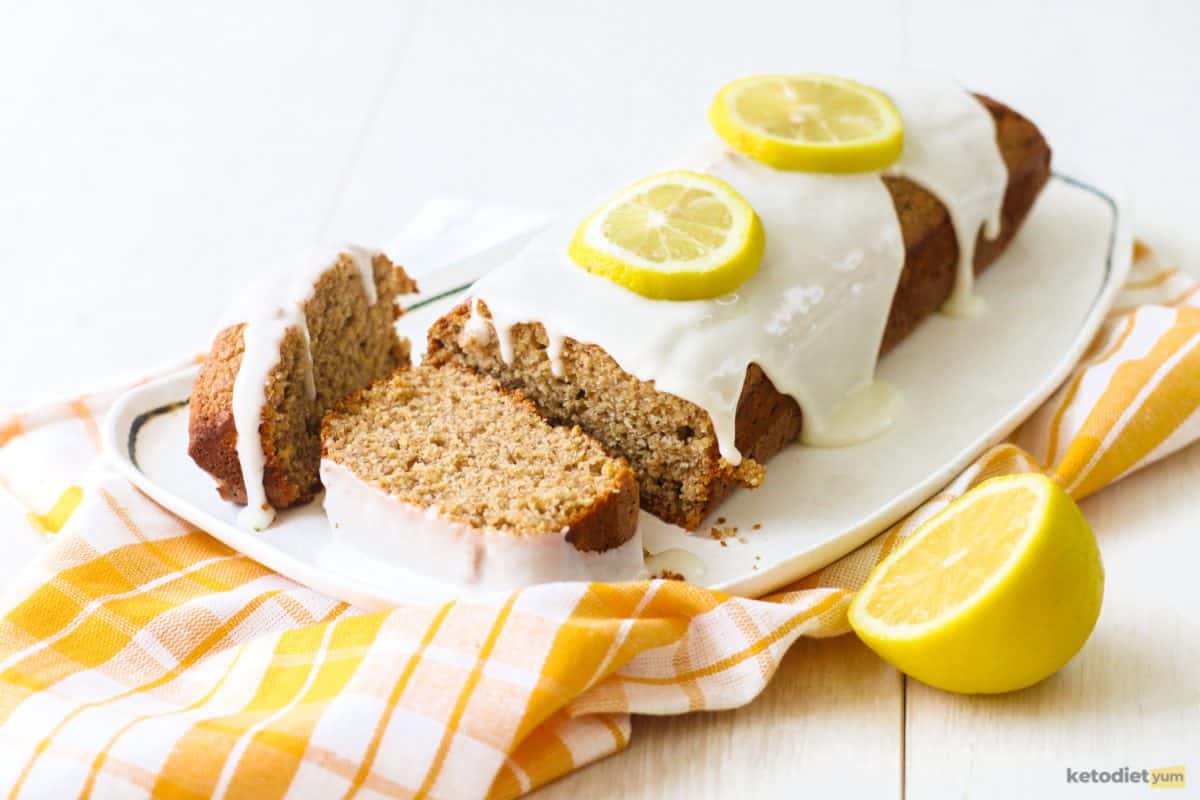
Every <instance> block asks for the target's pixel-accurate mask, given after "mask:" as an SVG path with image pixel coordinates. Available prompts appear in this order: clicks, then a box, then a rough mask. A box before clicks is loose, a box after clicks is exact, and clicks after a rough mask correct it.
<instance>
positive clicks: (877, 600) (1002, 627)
mask: <svg viewBox="0 0 1200 800" xmlns="http://www.w3.org/2000/svg"><path fill="white" fill-rule="evenodd" d="M1103 595H1104V568H1103V567H1102V566H1101V563H1100V551H1099V548H1098V547H1097V546H1096V539H1095V537H1094V536H1093V535H1092V530H1091V528H1089V527H1088V524H1087V522H1086V520H1084V518H1083V514H1082V513H1080V511H1079V508H1078V506H1076V505H1075V502H1074V501H1073V500H1072V499H1071V498H1070V497H1069V496H1067V494H1066V493H1065V492H1064V491H1063V490H1062V489H1060V488H1059V487H1058V486H1057V485H1056V484H1054V483H1053V482H1052V481H1051V480H1049V479H1048V478H1045V477H1043V476H1041V475H1013V476H1007V477H1003V478H993V479H992V480H989V481H986V482H985V483H983V484H981V485H979V486H977V487H976V488H975V489H973V490H971V491H970V492H968V493H967V494H965V495H963V496H962V497H961V498H959V499H958V500H956V501H955V502H953V503H951V504H950V505H949V506H948V507H946V508H945V509H944V510H943V511H942V512H941V513H939V514H937V515H936V516H934V517H933V518H932V519H930V520H929V521H928V522H926V523H925V524H924V525H922V526H921V527H920V528H919V529H918V530H917V531H916V533H914V534H913V535H912V536H911V537H910V538H909V539H908V540H907V541H906V542H904V544H902V545H901V546H900V547H899V548H897V549H896V551H895V552H893V553H892V554H891V555H889V556H888V557H887V558H886V559H884V561H883V562H882V563H881V564H880V565H879V566H878V567H877V568H876V569H875V571H874V572H873V573H872V574H871V577H870V578H868V579H867V582H866V584H865V585H864V586H863V588H862V589H861V590H860V591H859V593H858V595H857V596H856V597H855V598H854V601H853V603H852V604H851V606H850V624H851V626H852V627H853V628H854V630H855V631H856V632H857V633H858V635H859V637H860V638H861V639H862V640H863V641H864V642H866V644H867V646H869V647H870V648H871V649H872V650H874V651H875V652H876V653H878V654H879V655H880V656H882V657H883V659H884V660H885V661H888V662H889V663H891V664H893V665H894V666H896V667H897V668H898V669H900V670H901V671H902V672H905V673H907V674H909V675H911V676H912V677H914V678H916V679H917V680H920V681H922V682H924V683H927V684H929V685H931V686H935V687H937V688H939V689H946V690H948V691H953V692H969V693H977V692H983V693H992V692H1006V691H1011V690H1014V689H1020V688H1023V687H1025V686H1029V685H1031V684H1034V683H1037V682H1038V681H1040V680H1042V679H1043V678H1046V677H1049V676H1050V675H1052V674H1053V673H1055V672H1057V671H1058V670H1059V669H1060V668H1062V667H1063V665H1065V664H1066V663H1067V662H1068V661H1069V660H1070V659H1071V657H1072V656H1074V655H1075V653H1077V652H1078V651H1079V649H1080V648H1081V647H1083V643H1084V642H1085V641H1087V638H1088V636H1089V635H1090V634H1091V631H1092V627H1093V626H1094V625H1095V624H1096V619H1097V617H1098V616H1099V614H1100V601H1101V598H1102V597H1103Z"/></svg>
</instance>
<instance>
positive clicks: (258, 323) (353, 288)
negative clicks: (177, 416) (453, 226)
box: [188, 245, 416, 529]
mask: <svg viewBox="0 0 1200 800" xmlns="http://www.w3.org/2000/svg"><path fill="white" fill-rule="evenodd" d="M288 278H289V280H286V281H282V282H280V281H276V282H273V283H272V284H269V285H263V286H260V287H257V291H254V292H251V293H248V294H247V295H246V296H244V297H243V298H240V300H241V306H242V307H241V308H238V309H237V310H235V311H234V312H233V313H232V318H233V320H234V322H233V324H231V325H229V326H227V327H225V328H222V329H221V331H220V332H219V333H217V335H216V339H215V340H214V341H213V345H212V349H211V350H210V351H209V354H208V356H206V358H205V360H204V363H203V364H202V365H201V367H200V372H199V374H198V375H197V376H196V381H195V384H194V386H193V387H192V398H191V403H190V420H189V425H188V438H189V442H188V454H189V455H190V456H191V457H192V459H193V460H194V461H195V462H196V464H197V465H199V466H200V468H201V469H203V470H205V471H206V472H208V473H209V474H211V475H212V476H213V478H215V479H216V481H217V489H218V491H219V492H220V494H221V497H223V498H225V499H226V500H232V501H233V502H236V503H241V504H246V505H247V509H246V512H244V513H245V515H246V516H245V517H244V519H243V521H244V523H245V524H246V525H247V526H249V527H252V528H256V529H261V528H263V527H265V526H266V525H268V524H270V521H271V517H272V515H273V510H274V509H282V508H287V507H289V506H293V505H298V504H300V503H307V502H308V501H310V500H312V498H313V497H314V495H315V494H316V492H318V491H319V490H320V488H321V486H320V482H319V480H318V474H317V473H318V468H319V466H320V454H321V443H320V426H321V417H322V415H324V413H325V412H326V411H328V410H329V408H330V407H331V406H332V405H333V404H334V403H335V402H336V401H337V400H339V399H341V398H342V397H344V396H346V395H347V394H349V393H350V392H352V391H355V390H357V389H361V388H362V387H363V386H365V385H366V384H367V383H369V382H370V381H373V380H376V379H377V378H382V377H383V376H385V375H387V374H388V373H390V372H391V371H392V370H394V369H395V368H396V367H398V366H401V365H405V364H408V342H407V341H402V340H401V339H400V338H399V337H397V335H396V330H395V327H394V324H393V323H394V322H395V319H396V316H397V315H398V314H399V313H400V311H399V309H398V308H397V306H396V298H397V296H399V295H403V294H409V293H411V292H413V291H415V290H416V284H415V283H414V282H413V281H412V280H411V279H410V278H409V277H408V275H406V274H405V272H404V270H403V269H402V268H400V267H398V266H396V265H394V264H393V263H392V262H391V261H390V260H388V257H387V256H385V255H384V254H383V253H379V252H375V251H370V250H365V249H363V248H359V247H355V246H352V245H346V246H343V247H340V248H337V249H333V250H330V251H328V252H324V253H321V254H318V255H316V256H314V257H313V258H312V259H311V261H310V263H309V264H308V266H307V268H305V269H302V270H299V271H298V272H297V273H295V274H294V275H291V276H288ZM280 283H282V284H283V285H280Z"/></svg>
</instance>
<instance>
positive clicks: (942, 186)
mask: <svg viewBox="0 0 1200 800" xmlns="http://www.w3.org/2000/svg"><path fill="white" fill-rule="evenodd" d="M888 96H889V97H891V98H892V102H893V103H895V105H896V108H897V109H898V110H899V111H900V116H901V117H903V118H904V152H903V153H902V154H901V155H900V159H899V160H898V161H897V162H896V163H895V164H893V165H892V166H891V167H889V168H888V169H887V172H888V173H889V174H892V175H901V176H904V177H906V178H908V179H909V180H911V181H913V182H914V183H917V184H920V185H921V186H923V187H925V188H926V189H928V190H929V191H930V192H932V193H933V194H934V195H935V196H936V197H937V198H938V199H939V200H941V201H942V204H943V205H945V206H946V209H947V211H949V212H950V221H951V222H952V223H953V224H954V234H955V236H956V237H957V239H958V276H957V279H956V281H955V284H954V293H953V294H952V295H951V296H950V299H949V300H948V301H946V305H945V306H943V311H945V312H946V313H948V314H951V315H954V316H970V315H973V314H978V313H980V312H981V311H982V305H981V301H979V299H978V298H977V297H975V295H974V294H973V292H972V289H973V287H974V285H975V240H976V238H977V237H978V236H979V231H980V229H982V230H983V233H984V236H986V237H988V238H989V239H994V238H996V237H997V236H998V235H1000V212H1001V209H1002V207H1003V205H1004V190H1005V187H1006V186H1007V185H1008V167H1006V166H1005V164H1004V158H1003V157H1002V156H1001V155H1000V148H999V147H998V146H997V145H996V122H995V120H994V119H993V118H992V115H991V114H989V113H988V112H987V110H986V109H984V108H983V106H981V105H980V103H979V101H978V100H976V99H975V98H974V97H972V96H971V95H969V94H968V93H967V92H965V91H963V90H962V89H960V88H959V87H958V86H957V85H956V84H954V83H952V82H950V81H949V80H947V79H944V78H941V79H939V78H937V77H933V76H922V77H921V78H911V79H907V80H901V81H897V82H896V83H894V84H893V85H892V86H889V87H888Z"/></svg>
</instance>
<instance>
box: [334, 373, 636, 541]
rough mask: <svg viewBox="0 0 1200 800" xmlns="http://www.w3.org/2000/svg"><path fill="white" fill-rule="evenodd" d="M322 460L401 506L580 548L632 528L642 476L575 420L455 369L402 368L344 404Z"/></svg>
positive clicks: (627, 532) (618, 536) (620, 536)
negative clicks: (546, 413) (550, 414)
mask: <svg viewBox="0 0 1200 800" xmlns="http://www.w3.org/2000/svg"><path fill="white" fill-rule="evenodd" d="M322 445H323V457H324V458H326V459H330V460H332V461H334V462H336V463H338V464H340V465H342V466H344V467H346V468H348V469H350V470H351V471H352V472H353V473H354V474H355V475H356V476H357V477H358V478H359V479H361V480H363V481H365V482H367V483H369V484H370V485H372V486H373V487H375V488H376V489H378V490H380V491H383V492H385V493H387V494H388V495H389V496H391V497H393V498H395V499H396V500H399V501H401V502H405V503H410V504H413V505H416V506H419V507H422V508H426V509H434V508H436V510H437V511H436V513H438V514H440V515H442V516H445V517H447V518H449V519H452V520H455V521H458V522H462V523H465V524H467V525H470V526H472V527H476V528H481V529H482V528H492V529H496V530H500V531H503V532H507V533H512V534H517V535H538V534H551V533H560V532H563V531H566V532H567V536H566V538H567V541H569V542H571V543H572V544H574V545H575V547H576V548H578V549H580V550H606V549H609V548H611V547H615V546H617V545H619V544H621V543H623V542H625V541H627V540H628V539H629V537H630V536H632V535H633V532H634V530H635V529H636V525H637V515H638V489H637V481H636V479H635V477H634V475H633V472H632V470H630V468H629V466H628V464H626V463H625V461H624V460H622V459H618V458H612V457H610V456H609V455H608V454H607V453H605V451H604V450H603V449H602V448H601V447H600V445H598V444H597V443H596V442H595V440H593V439H592V438H591V437H589V436H588V435H586V434H584V433H583V432H582V431H581V430H580V429H579V428H578V427H576V426H560V427H552V426H550V425H549V424H548V423H547V422H546V421H545V419H544V418H543V417H542V415H541V413H540V412H539V411H538V410H537V408H536V407H535V406H534V405H533V404H532V403H531V402H529V401H528V400H527V399H525V398H524V397H523V396H521V395H519V394H517V393H514V392H509V391H505V390H504V389H502V388H501V387H500V385H499V383H498V382H497V381H496V380H494V379H493V378H490V377H487V376H483V375H479V374H476V373H473V372H470V371H467V370H465V369H462V368H460V367H455V366H447V367H443V368H435V367H431V366H422V367H416V368H412V369H400V370H397V371H396V372H394V373H393V374H392V375H391V376H389V377H388V378H386V379H384V380H381V381H378V382H376V383H374V384H372V385H371V386H369V387H367V388H366V389H364V390H362V391H360V392H357V393H355V394H353V395H351V396H350V397H348V398H347V399H346V400H344V401H343V402H341V403H339V404H337V406H336V407H335V408H334V410H333V411H332V412H331V413H330V414H328V415H327V416H326V417H325V421H324V425H323V427H322Z"/></svg>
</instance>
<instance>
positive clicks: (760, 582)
mask: <svg viewBox="0 0 1200 800" xmlns="http://www.w3.org/2000/svg"><path fill="white" fill-rule="evenodd" d="M1052 180H1059V181H1062V182H1064V183H1066V184H1068V185H1071V186H1073V187H1075V188H1077V189H1081V190H1083V191H1086V192H1089V193H1091V194H1093V195H1095V196H1097V197H1099V198H1100V199H1101V200H1103V201H1104V202H1105V204H1106V205H1107V206H1108V208H1109V210H1110V213H1111V222H1110V228H1109V237H1108V249H1107V253H1106V257H1105V262H1104V268H1105V275H1104V279H1103V281H1102V283H1101V285H1100V288H1099V291H1098V292H1097V293H1096V296H1095V297H1094V298H1093V300H1092V303H1091V306H1090V310H1089V312H1088V314H1087V316H1086V317H1085V318H1084V319H1083V321H1082V323H1081V324H1080V326H1079V328H1078V330H1077V331H1076V333H1075V337H1074V338H1073V340H1072V342H1071V346H1070V347H1069V348H1068V349H1067V350H1065V351H1064V354H1063V355H1062V357H1061V358H1060V359H1059V362H1058V366H1057V367H1056V369H1054V370H1052V371H1051V373H1050V374H1048V375H1047V376H1046V378H1045V379H1044V380H1043V381H1041V382H1040V383H1039V384H1037V386H1036V388H1035V390H1033V391H1031V392H1030V393H1029V394H1028V395H1027V396H1026V398H1025V399H1024V401H1023V402H1021V403H1020V404H1019V405H1017V406H1014V408H1013V409H1012V410H1010V411H1009V412H1008V413H1007V414H1006V415H1004V416H1003V417H1001V418H1000V419H998V420H997V421H996V422H995V423H993V424H992V425H991V426H990V427H989V428H988V429H987V430H986V431H985V432H984V433H983V434H981V435H979V436H977V437H976V438H975V439H974V440H973V441H972V442H971V443H970V444H968V445H966V446H964V447H963V448H961V449H960V451H959V452H958V454H957V455H956V456H955V457H954V458H952V459H950V460H949V461H947V462H946V463H944V464H943V465H942V466H941V467H939V468H938V469H937V470H935V471H934V472H932V473H930V474H929V475H928V476H926V477H925V478H924V479H923V480H921V481H919V482H918V483H916V484H914V485H913V486H911V487H910V488H909V489H908V490H907V491H905V492H904V493H903V494H901V495H899V496H897V497H896V498H893V500H892V501H891V502H889V503H888V504H887V505H885V506H883V507H881V508H879V509H877V510H876V511H875V512H874V513H873V514H871V515H870V516H869V517H867V518H866V519H864V520H863V521H861V522H860V523H859V525H858V526H857V527H855V528H853V529H848V530H845V531H842V532H840V533H839V534H838V535H837V536H834V537H831V538H829V539H827V540H825V541H823V542H822V543H820V544H819V545H817V546H816V547H813V548H810V549H808V550H806V551H805V552H803V553H799V554H796V555H793V556H790V557H787V558H784V559H782V560H780V561H777V562H776V563H774V564H772V565H771V566H770V567H769V568H767V569H764V570H762V571H758V572H755V573H754V574H751V575H744V576H741V577H738V578H733V579H730V580H727V581H724V582H722V583H719V584H714V585H712V586H710V587H709V588H710V589H712V590H715V591H721V592H726V593H730V594H739V595H745V596H749V597H758V596H761V595H763V594H766V593H768V592H770V591H773V590H777V589H779V588H780V587H782V586H785V585H787V584H788V583H790V582H792V581H795V580H797V579H798V578H800V577H803V576H804V575H805V574H809V573H811V572H814V571H816V570H818V569H821V568H823V567H824V566H827V565H828V564H830V563H832V562H833V561H836V560H837V559H838V558H841V557H842V556H844V555H846V554H848V553H850V552H852V551H853V550H855V549H857V548H858V547H860V546H862V545H863V544H864V543H866V542H867V541H868V540H870V538H871V537H873V536H875V535H878V534H879V533H881V532H883V531H884V530H886V529H887V528H888V527H890V526H891V525H892V524H894V523H895V522H896V521H898V520H899V519H901V518H903V517H904V516H906V515H907V514H909V513H911V512H912V511H913V510H914V509H915V508H917V507H918V506H920V504H921V503H923V502H924V501H925V500H926V499H928V498H929V497H930V496H932V494H934V493H936V491H937V489H938V488H939V487H941V486H944V485H946V484H947V483H949V482H950V481H952V480H953V479H954V477H955V476H957V475H958V474H960V473H961V472H962V471H963V470H964V469H966V468H967V467H968V466H969V465H970V464H971V463H972V462H973V461H974V460H975V459H976V458H978V456H979V455H980V454H981V453H983V452H985V451H986V450H987V449H988V448H989V447H992V446H994V445H996V444H998V443H1000V442H1001V441H1003V440H1004V439H1005V438H1007V437H1008V435H1009V434H1011V433H1012V432H1013V431H1014V430H1015V429H1016V428H1017V427H1019V426H1020V424H1021V423H1022V422H1023V421H1024V420H1025V419H1027V418H1028V417H1029V415H1030V414H1032V413H1033V412H1034V411H1035V410H1036V409H1037V408H1038V407H1039V406H1041V405H1042V404H1043V403H1045V402H1046V400H1047V399H1049V398H1050V397H1051V396H1052V395H1053V394H1054V392H1055V391H1056V390H1057V389H1058V387H1059V386H1061V384H1062V383H1063V381H1064V380H1066V379H1067V378H1068V377H1069V376H1070V374H1071V372H1072V371H1073V370H1074V368H1075V366H1076V365H1077V364H1078V362H1079V359H1080V358H1081V357H1082V355H1083V353H1084V352H1085V351H1086V349H1087V347H1088V346H1089V345H1090V344H1091V342H1092V340H1093V339H1094V337H1095V335H1096V333H1097V331H1098V330H1099V328H1100V326H1101V325H1102V324H1103V322H1104V319H1105V316H1106V315H1107V313H1108V311H1109V310H1110V309H1111V307H1112V303H1113V301H1114V300H1115V298H1116V294H1117V292H1118V291H1120V288H1121V286H1122V285H1123V284H1124V279H1125V277H1126V276H1127V274H1128V272H1129V269H1130V266H1131V264H1132V251H1133V235H1132V228H1131V222H1130V219H1129V214H1128V212H1127V210H1126V208H1125V205H1124V203H1123V202H1122V201H1121V200H1120V199H1118V198H1116V197H1114V196H1113V195H1111V194H1109V193H1108V192H1106V191H1104V190H1102V189H1100V188H1098V187H1096V186H1095V185H1093V184H1092V183H1090V182H1087V181H1084V180H1081V179H1079V178H1075V177H1073V176H1070V175H1065V174H1062V173H1059V172H1054V173H1052ZM455 266H458V265H450V266H447V267H443V268H440V269H436V270H433V271H431V272H429V273H427V274H425V275H423V276H421V279H422V282H423V283H424V284H426V285H429V286H431V291H430V293H429V295H428V296H426V297H422V298H421V299H420V300H419V301H417V302H415V303H413V304H411V305H409V306H408V307H407V308H406V309H405V310H406V311H413V310H416V309H419V308H422V307H425V306H428V305H431V304H432V303H435V302H438V301H440V300H444V299H445V298H447V297H450V296H453V295H456V294H460V293H462V292H465V291H466V290H467V289H469V288H470V287H471V285H472V284H473V283H474V282H475V280H477V279H478V277H479V276H476V277H475V278H473V279H471V280H469V281H467V282H465V283H463V282H462V280H463V278H462V270H461V269H455ZM439 275H442V276H443V280H442V281H440V282H439V281H438V276H439ZM447 277H453V280H446V278H447ZM447 284H449V285H447ZM199 369H200V367H199V365H191V366H189V367H187V368H184V369H182V370H178V371H175V372H172V373H169V374H167V375H163V376H161V377H159V378H156V379H154V380H151V381H148V382H146V383H143V384H141V385H138V386H134V387H131V388H130V389H128V390H127V391H125V392H123V393H122V394H121V395H120V396H119V397H118V398H117V399H116V400H115V401H114V402H113V404H112V406H111V408H110V409H109V410H108V413H107V414H106V415H105V418H104V422H103V424H102V426H101V438H102V445H103V448H102V454H103V456H104V457H105V458H106V459H107V460H108V461H109V463H110V464H112V465H113V466H114V467H115V468H116V469H117V471H118V472H119V473H120V474H121V475H122V477H124V478H126V479H127V480H129V481H130V482H131V483H133V485H134V486H136V487H137V488H138V489H140V490H141V491H143V492H145V493H146V494H147V495H148V496H149V497H150V498H151V499H153V500H154V501H155V502H157V503H159V504H160V505H162V506H163V507H164V508H166V509H167V510H168V511H170V512H172V513H173V514H175V515H177V516H179V517H181V518H183V519H185V520H187V521H189V522H191V523H192V524H194V525H196V526H198V527H199V528H201V529H202V530H204V531H205V532H206V533H208V534H209V535H210V536H213V537H214V538H216V539H217V540H219V541H221V542H222V543H224V544H225V545H227V546H229V547H231V548H233V549H234V550H237V551H238V552H241V553H243V554H244V555H246V556H248V557H249V558H251V559H253V560H255V561H257V562H259V563H260V564H262V565H264V566H266V567H268V568H269V569H272V570H274V571H276V572H278V573H279V574H281V575H283V576H285V577H287V578H290V579H291V580H294V581H297V582H298V583H301V584H303V585H306V586H308V587H310V588H313V589H315V590H317V591H321V592H324V593H326V594H329V595H332V596H335V597H338V598H341V599H343V600H346V601H347V602H350V603H353V604H354V605H357V606H359V607H362V608H368V609H378V608H386V607H391V606H394V605H395V604H396V603H398V602H400V601H399V600H395V599H393V600H387V599H386V598H385V590H384V589H383V587H374V588H373V589H372V590H371V591H370V592H364V591H361V590H359V589H356V588H355V587H354V585H353V584H352V583H351V582H349V581H346V580H339V577H337V576H340V577H345V576H343V575H342V573H338V572H335V571H332V570H329V569H323V568H321V567H320V566H319V565H318V564H317V563H314V562H308V561H304V560H302V559H300V558H297V557H295V556H293V555H291V554H290V553H288V552H287V551H285V550H282V549H280V548H279V547H276V546H275V545H273V544H271V543H270V540H269V539H268V538H266V537H259V536H255V535H253V534H251V533H249V532H246V531H242V530H240V529H238V528H237V527H236V526H233V525H230V524H228V523H226V522H225V521H223V520H220V519H217V518H216V517H214V516H212V515H211V514H209V513H208V512H207V511H205V510H203V509H202V508H200V507H198V506H196V505H193V504H192V503H190V502H188V501H187V500H186V499H184V498H182V497H180V496H178V495H176V494H175V493H173V492H171V491H170V490H168V489H166V488H165V487H162V486H160V485H158V484H157V483H155V482H154V481H153V480H151V479H150V477H149V476H148V475H147V474H146V473H145V472H143V471H142V470H141V468H140V467H139V466H138V463H137V456H136V439H137V435H138V433H139V432H140V430H141V428H142V426H143V425H144V424H145V423H146V422H147V421H148V420H149V419H151V418H153V417H154V416H157V415H160V414H163V413H166V412H168V411H172V410H177V409H178V408H179V407H180V406H182V405H186V404H187V403H188V402H189V400H190V391H189V393H188V395H187V396H186V397H184V398H180V397H179V393H178V390H175V391H174V392H173V394H174V396H173V398H170V399H166V401H165V402H162V403H159V404H157V405H155V406H154V407H153V408H151V409H149V410H147V411H142V412H140V413H136V414H132V418H131V409H132V408H133V407H134V406H135V405H139V407H144V405H145V403H144V401H143V398H145V397H147V396H152V395H153V394H155V393H161V392H163V391H165V390H166V389H169V388H174V387H175V386H176V385H177V384H180V383H182V382H184V381H185V380H186V386H187V387H188V389H189V390H190V387H191V384H192V381H193V380H194V378H195V375H196V374H197V373H198V372H199ZM814 565H815V566H814ZM371 585H372V586H374V585H373V584H371Z"/></svg>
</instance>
